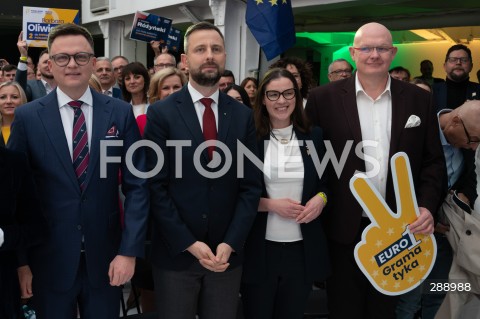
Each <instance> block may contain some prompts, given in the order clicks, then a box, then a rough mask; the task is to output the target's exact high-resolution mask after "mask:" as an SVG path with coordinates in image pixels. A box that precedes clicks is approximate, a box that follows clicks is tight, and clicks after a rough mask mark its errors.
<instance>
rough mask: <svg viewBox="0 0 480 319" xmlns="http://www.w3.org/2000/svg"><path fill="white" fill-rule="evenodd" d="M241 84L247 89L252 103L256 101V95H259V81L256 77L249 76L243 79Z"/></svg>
mask: <svg viewBox="0 0 480 319" xmlns="http://www.w3.org/2000/svg"><path fill="white" fill-rule="evenodd" d="M240 86H241V87H243V88H244V89H245V91H247V93H248V97H249V98H250V104H252V105H253V104H254V103H255V97H256V96H257V88H258V81H257V79H255V78H252V77H247V78H245V79H243V81H242V83H240Z"/></svg>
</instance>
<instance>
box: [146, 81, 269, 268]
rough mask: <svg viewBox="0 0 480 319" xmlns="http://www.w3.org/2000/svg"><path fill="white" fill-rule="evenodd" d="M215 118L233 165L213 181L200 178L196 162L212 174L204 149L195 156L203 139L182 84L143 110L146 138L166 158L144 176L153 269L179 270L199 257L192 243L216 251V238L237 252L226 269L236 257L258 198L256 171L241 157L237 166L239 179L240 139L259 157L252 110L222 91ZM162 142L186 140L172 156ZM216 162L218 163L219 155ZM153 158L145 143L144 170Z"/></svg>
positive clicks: (171, 149)
mask: <svg viewBox="0 0 480 319" xmlns="http://www.w3.org/2000/svg"><path fill="white" fill-rule="evenodd" d="M218 117H219V118H218V135H217V140H218V141H219V142H221V143H223V145H224V146H226V149H227V150H228V151H229V152H230V153H231V155H232V164H231V167H230V168H229V169H228V170H227V171H226V172H225V173H224V174H222V175H221V176H219V177H216V178H213V177H205V176H203V175H202V174H201V173H200V172H199V170H198V169H197V167H195V164H199V166H201V167H203V168H204V169H206V170H207V171H210V169H208V168H206V165H207V164H208V154H207V150H206V149H204V150H203V152H201V153H197V154H195V150H196V149H197V148H198V146H199V145H200V144H201V143H202V142H204V137H203V133H202V130H201V127H200V123H199V120H198V117H197V114H196V112H195V108H194V105H193V101H192V98H191V96H190V93H189V91H188V86H184V87H183V88H182V89H181V90H180V91H178V92H176V93H174V94H172V95H170V96H169V97H168V98H166V99H164V100H162V101H158V102H156V103H154V104H153V105H150V107H149V108H148V112H147V118H148V120H147V125H146V127H145V133H144V138H145V139H147V140H151V141H153V142H154V143H156V144H157V145H159V146H160V150H161V153H162V154H163V156H164V159H165V161H164V163H163V165H162V168H161V170H160V172H159V173H158V174H156V175H155V176H153V177H152V178H151V179H150V196H151V198H150V200H151V207H150V212H151V215H152V217H153V218H152V219H153V234H152V244H153V248H152V262H153V263H154V264H155V265H156V266H157V267H160V268H164V269H171V270H181V269H187V268H188V267H189V266H190V265H191V264H192V263H196V262H198V261H197V260H196V258H195V257H193V256H192V255H191V254H190V253H189V252H188V251H186V249H187V248H188V247H189V246H190V245H192V244H193V243H194V242H195V241H197V240H198V241H202V242H205V243H206V244H208V245H209V247H210V248H211V249H212V251H213V252H214V253H215V251H216V248H217V246H218V245H219V244H220V243H222V242H224V243H227V244H229V245H230V246H231V247H232V248H233V249H234V251H235V253H234V254H232V256H231V257H230V260H229V262H230V268H233V267H235V266H238V265H239V264H240V263H241V262H242V255H243V254H242V252H243V246H244V244H245V240H246V238H247V235H248V232H249V230H250V227H251V225H252V223H253V220H254V218H255V215H256V212H257V208H258V202H259V199H260V194H261V182H260V179H261V175H260V170H259V169H258V168H256V167H255V166H254V165H253V164H252V163H251V162H250V161H249V160H248V159H246V160H245V162H244V165H241V169H240V170H241V171H242V170H243V172H244V176H243V177H238V176H237V154H238V153H239V152H240V149H239V148H238V145H239V144H238V142H241V143H242V144H243V145H244V146H245V147H246V148H247V149H248V150H249V151H250V152H252V153H253V154H254V155H257V142H256V138H255V126H254V122H253V117H252V111H251V110H250V109H249V108H247V107H246V106H244V105H243V104H241V103H239V102H238V101H236V100H234V99H232V98H231V97H229V96H228V95H226V94H224V93H220V95H219V105H218ZM167 141H173V142H176V141H184V142H185V143H187V144H190V145H191V146H185V147H182V148H181V150H182V151H181V153H182V154H181V155H176V152H175V148H174V147H173V146H167ZM221 153H222V154H223V152H221ZM195 156H196V157H197V158H196V159H195ZM221 160H222V163H224V161H225V157H224V156H223V155H222V158H221ZM157 161H158V158H157V155H156V153H155V152H154V151H153V149H152V148H148V149H147V167H148V170H150V169H152V168H154V167H155V166H156V165H157ZM178 170H181V174H182V176H181V177H180V176H179V175H178V174H179V171H178Z"/></svg>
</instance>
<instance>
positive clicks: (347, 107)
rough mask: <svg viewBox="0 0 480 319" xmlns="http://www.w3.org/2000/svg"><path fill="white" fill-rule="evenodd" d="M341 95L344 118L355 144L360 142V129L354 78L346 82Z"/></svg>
mask: <svg viewBox="0 0 480 319" xmlns="http://www.w3.org/2000/svg"><path fill="white" fill-rule="evenodd" d="M342 93H343V94H342V96H341V99H342V107H343V111H344V114H345V118H346V121H347V123H348V126H349V127H350V130H351V131H352V134H353V138H354V144H357V143H360V142H361V141H362V130H361V128H360V119H359V117H358V108H357V96H356V92H355V76H352V77H351V78H350V79H348V80H347V81H346V83H345V86H344V87H343V92H342Z"/></svg>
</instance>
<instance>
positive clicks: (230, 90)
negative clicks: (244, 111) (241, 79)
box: [223, 84, 252, 108]
mask: <svg viewBox="0 0 480 319" xmlns="http://www.w3.org/2000/svg"><path fill="white" fill-rule="evenodd" d="M223 93H227V94H228V95H229V96H231V97H233V98H234V99H235V100H237V101H238V102H240V103H243V104H245V105H246V106H248V107H249V108H252V105H251V104H250V98H249V96H248V94H247V91H245V89H244V88H243V87H241V86H238V85H236V84H229V85H227V87H226V88H224V89H223Z"/></svg>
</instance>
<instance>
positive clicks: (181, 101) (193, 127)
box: [177, 85, 209, 163]
mask: <svg viewBox="0 0 480 319" xmlns="http://www.w3.org/2000/svg"><path fill="white" fill-rule="evenodd" d="M182 90H183V94H177V97H178V98H177V106H178V112H179V113H180V116H181V117H182V118H183V121H184V122H185V126H186V127H187V129H188V130H189V131H190V134H191V135H192V137H193V139H192V147H194V148H197V147H198V145H200V144H201V143H203V142H204V141H205V138H204V137H203V132H202V128H201V126H200V123H199V121H198V117H197V112H195V106H194V105H193V101H192V97H191V96H190V92H188V87H187V85H185V86H184V87H183V89H182ZM202 157H203V158H204V160H205V161H206V162H207V163H208V161H209V160H208V151H207V149H206V148H205V150H204V151H203V152H202Z"/></svg>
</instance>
